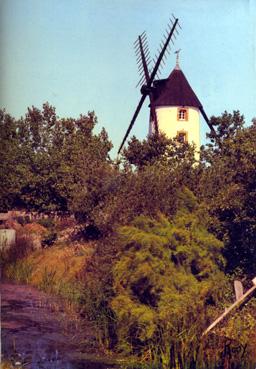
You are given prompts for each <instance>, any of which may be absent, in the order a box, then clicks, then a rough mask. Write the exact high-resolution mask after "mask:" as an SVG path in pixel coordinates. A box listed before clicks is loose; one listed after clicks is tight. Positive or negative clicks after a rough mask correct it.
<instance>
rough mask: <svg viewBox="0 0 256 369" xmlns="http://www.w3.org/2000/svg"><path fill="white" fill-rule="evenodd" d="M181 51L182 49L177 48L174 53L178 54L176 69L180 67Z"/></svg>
mask: <svg viewBox="0 0 256 369" xmlns="http://www.w3.org/2000/svg"><path fill="white" fill-rule="evenodd" d="M180 51H181V49H179V50H176V51H175V52H174V54H176V65H175V69H178V70H179V69H180V64H179V54H180Z"/></svg>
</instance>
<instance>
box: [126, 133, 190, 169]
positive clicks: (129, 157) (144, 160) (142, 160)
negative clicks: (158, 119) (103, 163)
mask: <svg viewBox="0 0 256 369" xmlns="http://www.w3.org/2000/svg"><path fill="white" fill-rule="evenodd" d="M123 156H124V159H125V160H126V161H127V162H129V163H130V164H133V165H135V166H136V167H137V168H142V167H144V166H145V165H150V164H153V163H156V162H161V163H166V164H169V165H171V166H175V167H177V166H178V165H180V164H181V163H183V164H184V162H186V163H187V164H189V165H190V166H192V165H193V164H194V163H195V157H194V147H193V146H190V145H189V144H187V143H180V142H177V141H176V140H174V139H170V138H167V137H166V135H165V134H163V133H159V134H157V135H156V134H155V135H151V136H149V137H148V138H147V139H144V140H143V141H141V142H140V141H139V140H138V139H137V138H136V137H134V136H133V137H132V138H131V140H130V141H129V145H128V148H127V149H124V152H123Z"/></svg>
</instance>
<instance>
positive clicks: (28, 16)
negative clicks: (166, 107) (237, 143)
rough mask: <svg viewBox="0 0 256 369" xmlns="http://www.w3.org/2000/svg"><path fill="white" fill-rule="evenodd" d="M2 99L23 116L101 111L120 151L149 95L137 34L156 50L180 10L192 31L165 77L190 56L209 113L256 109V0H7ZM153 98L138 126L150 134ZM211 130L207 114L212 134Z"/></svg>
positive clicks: (1, 38) (190, 71)
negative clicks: (46, 110) (47, 110)
mask: <svg viewBox="0 0 256 369" xmlns="http://www.w3.org/2000/svg"><path fill="white" fill-rule="evenodd" d="M0 7H1V8H0V14H1V19H0V31H1V32H0V43H1V56H0V78H1V81H0V82H1V90H0V106H1V107H4V108H6V110H7V111H8V112H9V113H10V114H12V115H14V116H15V117H20V116H21V115H24V114H25V113H26V109H27V107H28V106H31V105H35V106H37V107H39V108H40V107H41V106H42V104H43V103H44V102H45V101H48V102H49V103H50V104H52V105H54V106H55V107H56V110H57V114H58V115H59V116H60V117H69V116H72V117H77V116H79V114H80V113H83V114H86V113H87V112H88V111H90V110H94V111H95V112H96V115H97V116H98V121H99V124H98V128H97V130H99V129H100V128H101V127H102V126H104V127H105V128H106V130H107V132H108V133H109V136H110V139H111V140H112V142H113V144H114V146H115V150H114V153H115V152H116V150H117V149H118V146H119V144H120V142H121V140H122V137H123V136H124V133H125V131H126V129H127V127H128V125H129V123H130V120H131V117H132V115H133V112H134V110H135V108H136V105H137V102H138V100H139V98H140V92H139V89H136V88H135V86H136V84H137V82H138V79H139V78H138V77H139V76H138V71H137V66H136V61H135V55H134V50H133V42H134V41H135V40H136V38H137V36H138V34H140V33H142V32H143V31H145V30H146V32H147V35H148V41H149V46H150V50H151V55H152V56H154V54H155V53H156V51H157V47H158V45H159V42H160V41H161V39H162V35H163V33H164V31H165V29H166V25H167V23H168V20H169V17H170V16H171V14H172V13H174V15H175V16H176V17H178V18H179V19H180V24H181V26H182V30H181V32H180V35H179V36H178V38H177V40H176V41H175V46H174V47H173V48H172V51H173V53H171V54H170V55H169V57H168V60H167V63H166V66H165V68H164V69H163V71H162V74H161V78H166V77H167V76H168V75H169V74H170V72H171V70H172V69H173V68H174V65H175V55H174V51H175V50H177V49H179V48H181V49H182V51H181V54H180V64H181V69H182V70H183V72H184V73H185V75H186V77H187V79H188V81H189V82H190V84H191V86H192V88H193V89H194V91H195V93H196V94H197V96H198V97H199V99H200V101H201V102H202V104H203V106H204V109H205V111H206V112H207V114H208V116H211V115H220V114H221V113H222V112H223V111H224V110H228V111H230V112H232V111H233V110H235V109H239V110H240V111H241V112H242V113H243V114H244V115H245V117H246V120H247V122H248V124H249V123H250V121H251V119H252V118H253V117H254V116H256V0H175V1H174V0H158V1H157V0H136V1H135V0H84V1H82V0H72V1H71V0H1V2H0ZM147 105H148V104H145V105H144V108H143V110H142V111H141V114H140V115H139V118H138V120H137V122H136V123H135V126H134V129H133V130H132V132H131V134H135V135H136V136H137V137H139V138H144V137H146V135H147V130H148V113H149V112H148V108H147ZM206 130H207V127H206V125H205V124H204V122H203V120H202V139H203V137H204V136H205V132H206Z"/></svg>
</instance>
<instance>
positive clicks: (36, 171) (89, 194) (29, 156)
mask: <svg viewBox="0 0 256 369" xmlns="http://www.w3.org/2000/svg"><path fill="white" fill-rule="evenodd" d="M0 113H1V114H0V143H1V145H0V153H1V157H2V158H4V159H5V160H4V161H3V162H2V161H1V182H2V183H3V184H4V186H2V187H3V188H4V189H2V190H1V191H2V192H0V206H1V207H2V208H6V209H10V208H12V207H15V206H22V207H25V208H26V209H28V210H35V211H38V212H48V213H49V212H53V211H54V212H56V211H58V212H68V211H73V212H79V211H80V208H81V204H83V207H82V212H83V214H85V215H86V216H87V217H89V214H90V211H91V209H92V208H93V207H94V206H95V205H96V204H97V203H98V202H99V201H100V199H101V196H100V195H101V193H102V191H101V187H102V184H103V183H104V175H105V173H106V172H107V170H108V166H109V163H110V161H109V157H108V152H109V150H110V149H111V147H112V145H111V143H110V142H109V140H108V137H107V134H106V131H105V130H104V129H103V130H102V131H101V132H100V133H99V134H98V135H95V134H93V129H94V127H95V124H96V123H97V118H96V116H95V114H94V113H93V112H89V113H88V115H87V116H85V115H80V117H79V118H77V119H74V118H67V119H64V118H62V119H60V118H59V117H58V116H57V115H56V112H55V108H53V107H52V106H50V105H49V104H48V103H46V104H44V105H43V108H42V110H39V109H37V108H35V107H32V108H28V112H27V114H26V116H25V118H21V119H19V120H15V119H14V118H12V117H11V116H10V115H8V114H6V112H5V111H1V112H0Z"/></svg>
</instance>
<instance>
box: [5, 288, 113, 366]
mask: <svg viewBox="0 0 256 369" xmlns="http://www.w3.org/2000/svg"><path fill="white" fill-rule="evenodd" d="M65 310H66V309H65ZM1 323H2V332H1V343H2V356H3V358H4V359H9V360H11V361H12V362H13V363H15V362H16V363H18V362H19V363H22V364H23V365H24V367H25V368H30V369H41V368H42V369H83V368H84V369H85V368H86V369H107V368H114V367H115V366H113V365H110V364H104V363H102V361H101V360H100V355H98V354H97V352H99V351H98V349H97V344H96V340H95V337H94V335H93V330H92V328H91V327H89V324H88V323H85V322H84V321H83V320H81V319H80V318H79V316H78V315H77V314H76V313H74V312H72V313H71V312H69V313H68V312H67V311H66V312H65V311H64V309H63V308H62V307H61V305H60V301H57V300H56V299H54V298H51V297H49V296H47V295H46V294H45V293H43V292H40V291H38V290H37V289H35V288H33V287H30V286H27V285H15V284H11V283H2V284H1ZM92 357H93V359H92ZM115 368H116V367H115Z"/></svg>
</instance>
